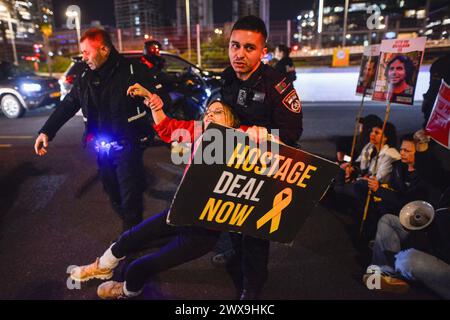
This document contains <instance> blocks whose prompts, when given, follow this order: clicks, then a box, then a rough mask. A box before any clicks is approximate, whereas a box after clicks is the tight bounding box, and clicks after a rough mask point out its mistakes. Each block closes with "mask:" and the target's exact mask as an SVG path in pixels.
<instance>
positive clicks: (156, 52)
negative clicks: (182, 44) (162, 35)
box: [141, 40, 165, 74]
mask: <svg viewBox="0 0 450 320" xmlns="http://www.w3.org/2000/svg"><path fill="white" fill-rule="evenodd" d="M161 48H162V46H161V43H159V41H156V40H150V41H146V42H145V43H144V49H143V50H142V57H141V62H142V63H143V64H144V65H146V66H147V67H148V68H149V69H150V70H152V72H153V73H154V74H158V73H160V72H161V70H162V69H163V68H164V63H165V61H164V58H163V57H161V53H160V51H161Z"/></svg>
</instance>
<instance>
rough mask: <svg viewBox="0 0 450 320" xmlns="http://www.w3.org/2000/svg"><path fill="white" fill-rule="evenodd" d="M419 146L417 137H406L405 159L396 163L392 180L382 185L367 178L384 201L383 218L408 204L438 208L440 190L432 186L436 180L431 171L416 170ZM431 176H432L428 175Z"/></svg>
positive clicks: (380, 208)
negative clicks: (423, 202) (420, 201)
mask: <svg viewBox="0 0 450 320" xmlns="http://www.w3.org/2000/svg"><path fill="white" fill-rule="evenodd" d="M416 143H417V141H415V140H414V137H413V135H406V136H404V137H403V138H402V144H401V147H400V156H401V159H400V160H398V161H395V162H394V163H393V164H392V167H393V169H392V173H391V178H390V179H389V182H388V183H387V184H383V185H381V184H380V183H379V182H378V180H376V179H374V178H372V177H369V178H367V181H368V186H369V189H370V190H372V192H373V195H374V196H375V197H378V198H380V201H379V202H377V204H378V211H380V216H382V215H383V214H385V213H389V212H399V211H400V209H401V208H402V207H403V206H404V205H405V204H407V203H408V202H411V201H414V200H423V201H426V202H429V203H431V204H432V205H433V206H436V205H437V204H438V201H439V196H440V190H439V189H438V188H437V187H436V186H433V185H432V184H431V183H430V180H432V179H433V177H432V176H430V174H429V170H428V172H424V171H420V170H419V172H418V171H417V170H416V166H415V162H416V161H415V158H416ZM427 174H428V176H427Z"/></svg>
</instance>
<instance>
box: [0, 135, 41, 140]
mask: <svg viewBox="0 0 450 320" xmlns="http://www.w3.org/2000/svg"><path fill="white" fill-rule="evenodd" d="M33 138H34V137H33V136H0V139H18V140H20V139H24V140H26V139H33Z"/></svg>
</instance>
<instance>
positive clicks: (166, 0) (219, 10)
mask: <svg viewBox="0 0 450 320" xmlns="http://www.w3.org/2000/svg"><path fill="white" fill-rule="evenodd" d="M161 1H162V3H163V10H164V13H163V14H164V15H165V16H168V17H170V18H172V19H175V18H176V12H175V10H174V9H173V8H174V7H175V3H176V0H161ZM311 3H312V1H299V0H271V7H270V19H271V20H273V21H276V20H286V19H294V18H295V17H296V16H297V15H298V13H299V12H300V11H301V10H303V9H306V8H309V7H310V6H311ZM71 4H76V5H78V6H80V8H81V20H82V24H89V23H90V22H91V21H92V20H99V21H100V22H101V23H102V24H104V25H111V26H114V25H115V20H114V1H113V0H53V7H54V11H55V20H56V26H57V27H60V26H61V25H63V24H65V21H66V17H65V12H66V8H67V7H68V6H69V5H71ZM230 20H231V1H229V0H214V22H215V23H223V22H225V21H230Z"/></svg>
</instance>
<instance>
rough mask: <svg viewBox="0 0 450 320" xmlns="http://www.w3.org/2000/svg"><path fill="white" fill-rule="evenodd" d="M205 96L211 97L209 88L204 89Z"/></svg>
mask: <svg viewBox="0 0 450 320" xmlns="http://www.w3.org/2000/svg"><path fill="white" fill-rule="evenodd" d="M205 93H206V96H207V97H208V98H209V97H211V89H205Z"/></svg>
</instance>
